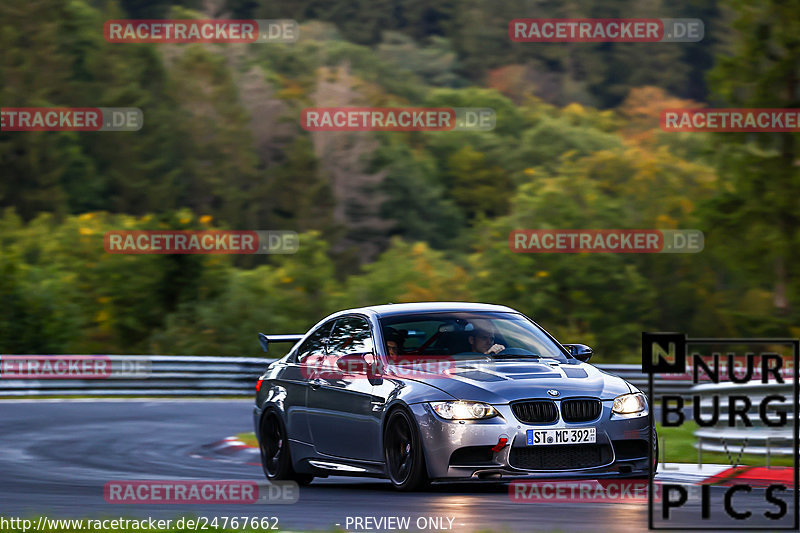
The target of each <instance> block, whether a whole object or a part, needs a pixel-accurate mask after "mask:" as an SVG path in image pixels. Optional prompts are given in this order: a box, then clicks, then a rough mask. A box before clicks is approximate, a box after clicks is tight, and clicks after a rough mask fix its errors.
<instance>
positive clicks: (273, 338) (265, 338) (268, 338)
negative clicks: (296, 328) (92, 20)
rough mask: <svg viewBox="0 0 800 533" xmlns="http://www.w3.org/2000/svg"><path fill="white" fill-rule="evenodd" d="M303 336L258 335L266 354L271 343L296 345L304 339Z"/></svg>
mask: <svg viewBox="0 0 800 533" xmlns="http://www.w3.org/2000/svg"><path fill="white" fill-rule="evenodd" d="M302 338H303V336H302V335H264V334H263V333H259V334H258V342H259V344H261V349H262V350H264V351H265V352H266V351H267V350H269V343H271V342H291V343H295V342H297V341H299V340H300V339H302Z"/></svg>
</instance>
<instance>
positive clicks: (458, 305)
mask: <svg viewBox="0 0 800 533" xmlns="http://www.w3.org/2000/svg"><path fill="white" fill-rule="evenodd" d="M465 311H466V312H475V311H485V312H486V311H490V312H495V313H498V312H505V313H517V312H518V311H516V310H515V309H512V308H510V307H506V306H505V305H495V304H482V303H473V302H415V303H404V304H386V305H371V306H367V307H362V308H359V309H350V310H348V311H347V312H350V313H358V312H362V313H363V312H369V313H374V314H376V315H378V317H386V316H397V315H406V314H413V313H435V312H465Z"/></svg>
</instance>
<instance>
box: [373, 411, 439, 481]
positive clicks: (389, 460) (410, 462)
mask: <svg viewBox="0 0 800 533" xmlns="http://www.w3.org/2000/svg"><path fill="white" fill-rule="evenodd" d="M383 457H384V459H385V461H386V472H387V474H389V480H390V481H391V482H392V485H393V486H394V488H395V489H397V490H401V491H414V490H420V489H422V488H425V487H426V486H427V485H428V471H427V468H426V466H425V454H424V453H423V451H422V444H421V440H420V438H419V431H417V424H416V423H415V422H414V419H413V418H412V416H411V415H410V414H409V413H408V411H406V410H405V409H395V410H394V411H392V412H391V413H390V414H389V417H388V419H387V420H386V425H385V426H384V430H383Z"/></svg>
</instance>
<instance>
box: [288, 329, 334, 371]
mask: <svg viewBox="0 0 800 533" xmlns="http://www.w3.org/2000/svg"><path fill="white" fill-rule="evenodd" d="M333 322H334V321H333V320H331V321H329V322H325V323H324V324H322V325H321V326H320V327H318V328H317V329H316V330H315V331H314V332H313V333H312V334H311V335H309V337H308V338H307V339H306V340H305V341H304V342H303V344H301V345H300V347H299V348H298V349H297V362H298V363H300V364H308V363H309V362H310V361H309V360H308V358H309V357H310V356H324V355H325V339H327V338H328V335H329V333H330V331H331V327H332V326H333Z"/></svg>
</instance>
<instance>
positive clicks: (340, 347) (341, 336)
mask: <svg viewBox="0 0 800 533" xmlns="http://www.w3.org/2000/svg"><path fill="white" fill-rule="evenodd" d="M371 351H372V333H371V332H370V329H369V322H367V320H366V319H364V318H361V317H357V316H348V317H344V318H340V319H339V320H337V321H336V325H335V326H334V327H333V333H331V340H330V343H329V344H328V352H329V353H332V354H334V355H336V356H342V355H347V354H351V353H367V352H371Z"/></svg>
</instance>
